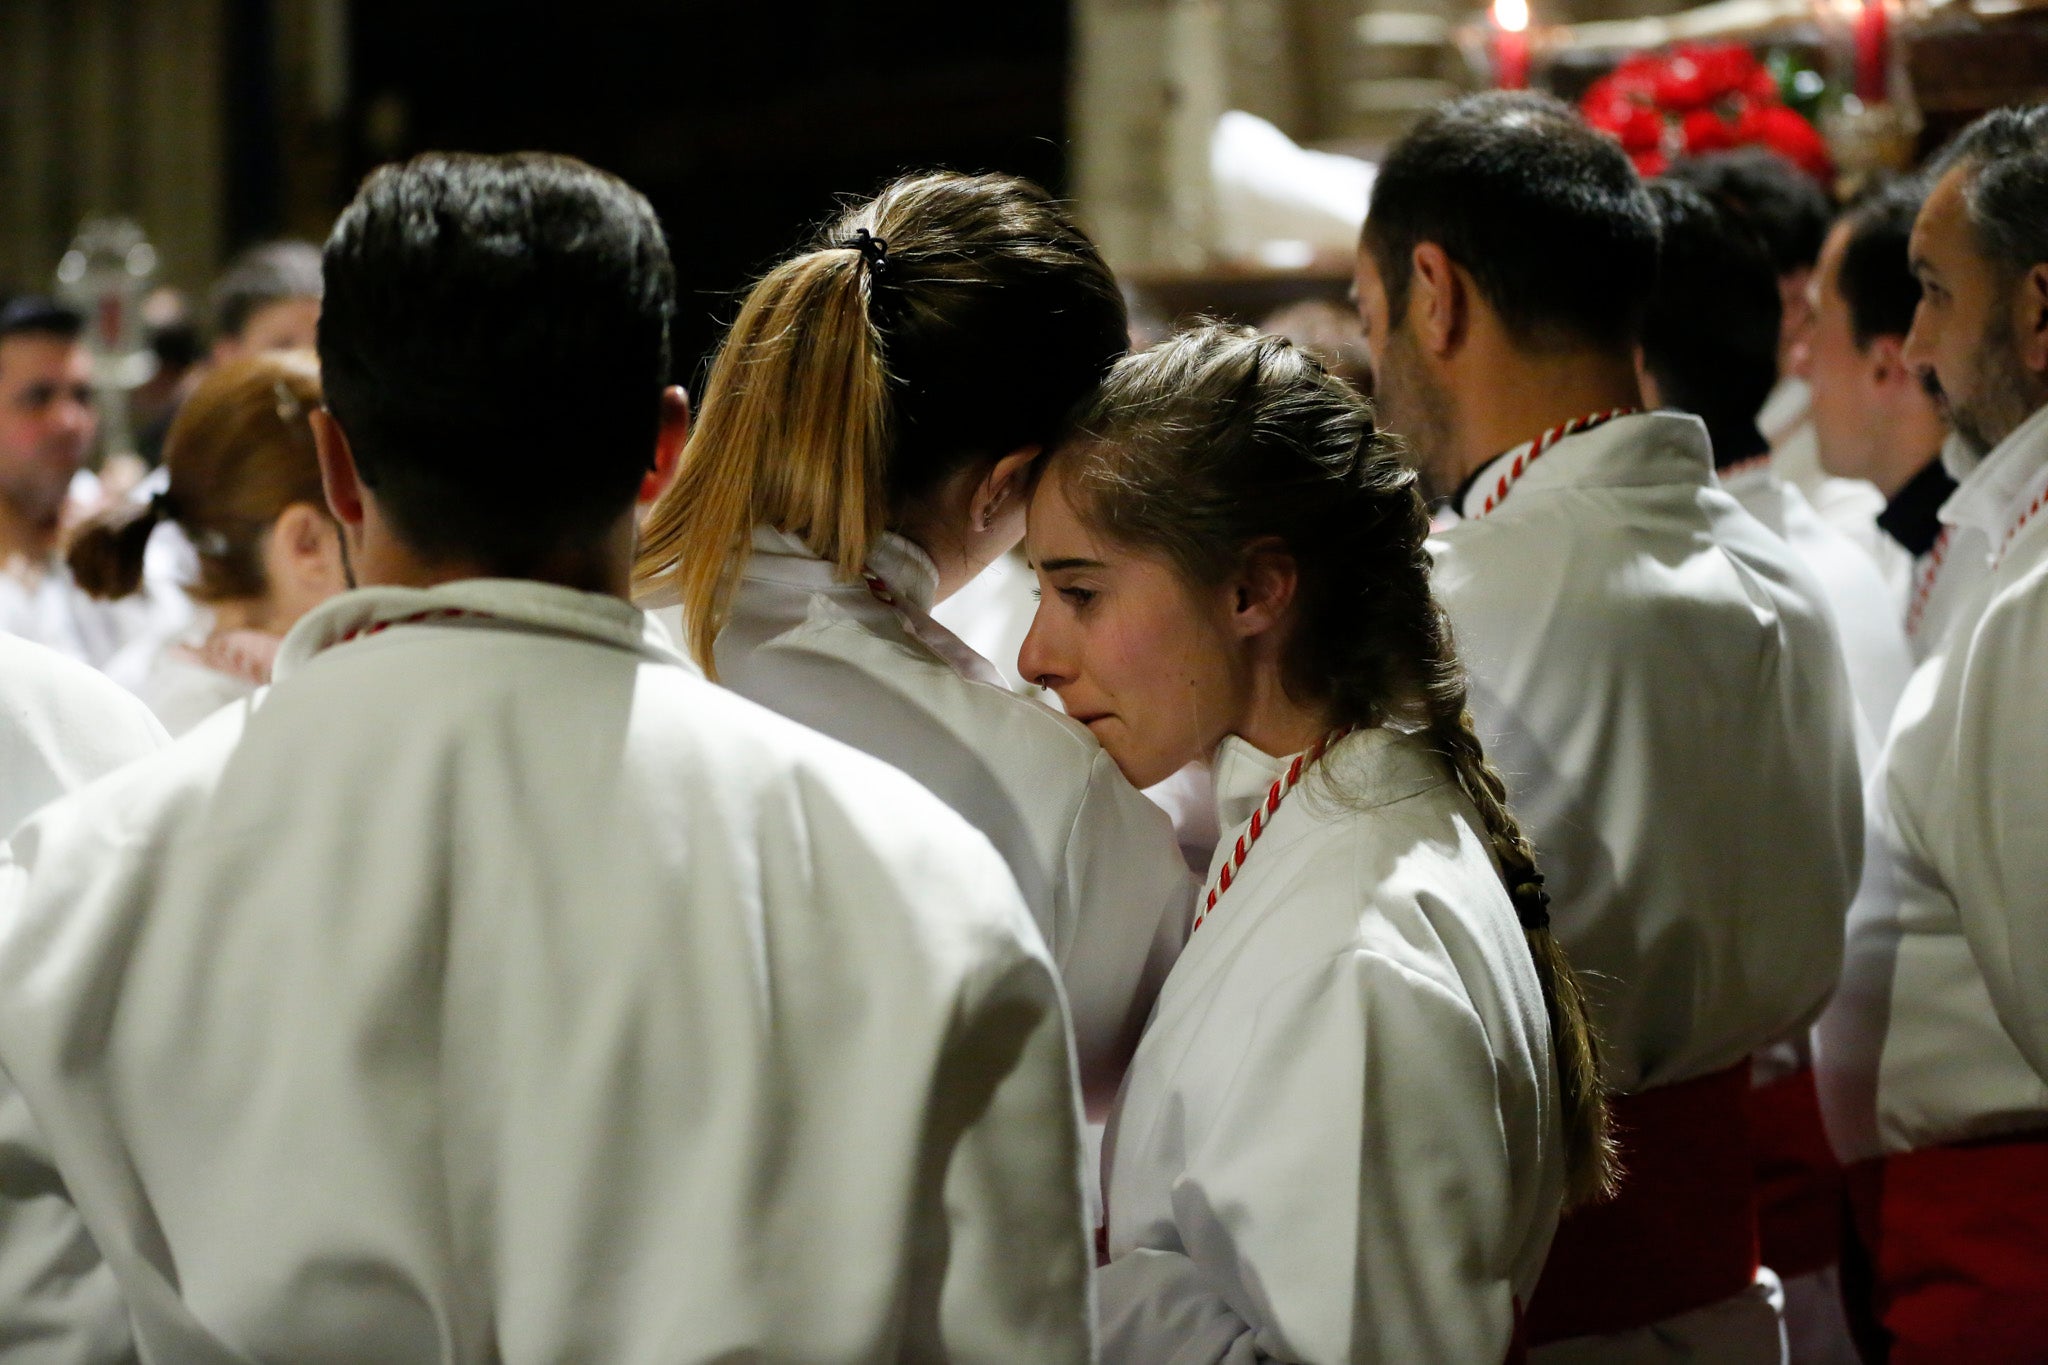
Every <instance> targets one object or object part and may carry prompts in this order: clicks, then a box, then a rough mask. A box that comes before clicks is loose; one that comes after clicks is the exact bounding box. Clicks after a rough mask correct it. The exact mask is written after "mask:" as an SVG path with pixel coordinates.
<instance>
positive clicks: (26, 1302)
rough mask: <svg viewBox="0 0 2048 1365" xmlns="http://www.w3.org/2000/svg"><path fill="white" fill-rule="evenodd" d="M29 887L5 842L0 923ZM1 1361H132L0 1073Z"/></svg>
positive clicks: (42, 1152) (24, 1113)
mask: <svg viewBox="0 0 2048 1365" xmlns="http://www.w3.org/2000/svg"><path fill="white" fill-rule="evenodd" d="M26 882H27V878H26V877H25V876H24V875H23V873H22V869H21V868H20V866H19V865H18V864H16V863H15V862H14V861H13V859H12V857H11V856H10V855H9V853H8V850H7V845H6V844H5V843H4V842H0V914H4V915H7V916H9V917H12V916H14V915H15V914H18V913H19V907H20V899H21V896H22V894H23V891H24V890H25V884H26ZM0 1357H4V1358H5V1359H6V1360H8V1361H9V1362H16V1361H19V1362H21V1365H87V1363H88V1362H104V1361H127V1360H132V1359H134V1346H133V1343H132V1341H131V1339H130V1334H129V1327H128V1311H127V1308H126V1307H125V1306H124V1305H123V1303H122V1300H121V1295H120V1291H119V1289H118V1288H117V1286H116V1285H115V1282H114V1275H113V1272H112V1271H111V1270H110V1269H108V1267H107V1264H106V1262H105V1261H104V1260H102V1259H101V1257H100V1252H99V1248H98V1247H97V1246H96V1245H94V1243H93V1240H92V1237H91V1236H90V1235H89V1234H88V1233H87V1232H86V1230H85V1223H84V1221H83V1220H82V1219H81V1218H80V1217H79V1215H78V1210H77V1208H76V1207H75V1206H74V1205H73V1204H72V1202H71V1196H70V1192H69V1191H68V1190H66V1189H65V1187H64V1180H63V1177H62V1176H60V1175H59V1174H58V1173H57V1168H56V1164H55V1163H54V1162H53V1161H52V1159H51V1157H50V1152H49V1149H48V1144H47V1143H46V1142H45V1141H44V1140H43V1136H42V1133H41V1131H40V1130H39V1129H38V1128H37V1126H36V1122H35V1119H34V1117H33V1116H32V1115H31V1114H30V1113H29V1108H28V1102H27V1101H26V1100H25V1099H23V1098H22V1095H21V1092H20V1091H19V1090H18V1089H16V1087H15V1085H14V1081H13V1078H12V1077H10V1076H8V1075H7V1074H6V1072H5V1071H4V1070H0Z"/></svg>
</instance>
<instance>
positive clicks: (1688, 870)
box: [1433, 413, 1861, 1361]
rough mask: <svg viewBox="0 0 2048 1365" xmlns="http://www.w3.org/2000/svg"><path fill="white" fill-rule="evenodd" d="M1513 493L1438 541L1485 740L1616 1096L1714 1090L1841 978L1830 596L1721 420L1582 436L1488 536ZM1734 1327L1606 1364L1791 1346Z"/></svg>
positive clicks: (1678, 1329)
mask: <svg viewBox="0 0 2048 1365" xmlns="http://www.w3.org/2000/svg"><path fill="white" fill-rule="evenodd" d="M1506 458H1507V457H1505V456H1504V457H1503V459H1504V460H1505V459H1506ZM1498 473H1499V471H1496V470H1493V469H1489V470H1487V471H1486V472H1484V473H1482V474H1481V476H1480V478H1479V479H1478V480H1477V481H1476V483H1475V487H1474V489H1473V491H1472V494H1471V500H1470V501H1469V502H1468V504H1467V507H1466V509H1465V510H1466V515H1467V518H1468V519H1467V520H1465V521H1462V522H1460V523H1458V524H1457V525H1455V526H1452V527H1451V528H1449V529H1448V530H1446V531H1445V532H1444V533H1443V534H1442V536H1441V537H1440V538H1438V539H1437V540H1436V541H1434V542H1433V545H1434V549H1435V553H1436V580H1435V581H1436V590H1437V594H1438V596H1439V598H1441V600H1442V601H1443V603H1444V606H1445V607H1446V609H1447V610H1448V611H1449V612H1450V615H1451V620H1452V623H1453V626H1454V628H1455V631H1456V635H1457V641H1458V646H1459V649H1460V651H1461V652H1462V654H1463V656H1464V660H1465V663H1466V666H1467V667H1468V668H1469V669H1470V671H1471V675H1472V708H1473V712H1474V715H1475V716H1476V717H1477V720H1478V725H1479V730H1480V734H1481V737H1482V738H1483V739H1484V741H1485V743H1486V747H1487V752H1488V754H1489V755H1490V756H1491V757H1492V758H1493V759H1494V761H1495V762H1496V763H1497V764H1498V765H1499V766H1500V768H1501V770H1502V772H1503V774H1504V775H1505V776H1506V778H1507V781H1508V785H1509V789H1510V791H1511V793H1512V796H1513V799H1514V804H1515V808H1516V810H1517V812H1518V813H1519V814H1520V816H1521V819H1522V822H1523V825H1524V827H1525V828H1527V829H1528V830H1529V831H1530V832H1531V834H1532V837H1533V838H1534V841H1535V845H1536V850H1537V856H1538V859H1539V861H1540V863H1541V865H1542V867H1543V869H1544V872H1545V875H1546V877H1547V878H1548V879H1549V889H1550V890H1551V892H1552V893H1553V895H1554V897H1555V903H1554V905H1553V907H1552V913H1553V915H1554V916H1555V924H1556V927H1557V931H1558V933H1559V936H1560V937H1561V938H1562V940H1563V942H1564V944H1565V946H1566V947H1567V949H1568V950H1569V951H1570V953H1571V957H1572V961H1573V964H1574V965H1575V966H1576V967H1577V968H1578V969H1579V971H1580V972H1581V974H1582V975H1583V976H1584V977H1585V980H1586V988H1587V992H1588V995H1589V997H1590V998H1591V1000H1592V1003H1593V1010H1594V1014H1595V1018H1596V1019H1597V1020H1598V1022H1599V1024H1600V1026H1601V1030H1602V1034H1603V1036H1604V1038H1605V1041H1606V1048H1607V1062H1608V1077H1609V1079H1610V1081H1611V1082H1612V1084H1613V1085H1614V1086H1615V1087H1616V1088H1617V1089H1618V1090H1621V1091H1624V1092H1632V1091H1639V1090H1646V1089H1650V1088H1653V1087H1657V1086H1663V1085H1670V1084H1673V1083H1675V1082H1679V1081H1686V1080H1692V1079H1694V1078H1697V1077H1702V1076H1707V1075H1710V1074H1712V1073H1714V1072H1717V1071H1721V1070H1723V1069H1725V1068H1727V1067H1730V1066H1733V1065H1736V1064H1738V1063H1741V1062H1743V1061H1744V1060H1745V1059H1746V1058H1747V1057H1748V1056H1749V1055H1750V1054H1751V1053H1752V1052H1755V1051H1756V1050H1757V1049H1759V1048H1761V1047H1763V1046H1765V1045H1766V1044H1768V1043H1770V1042H1772V1041H1773V1040H1774V1039H1777V1038H1780V1037H1783V1036H1785V1035H1786V1034H1787V1033H1789V1032H1791V1031H1792V1030H1794V1029H1795V1028H1797V1027H1799V1026H1800V1025H1802V1024H1803V1023H1805V1022H1806V1021H1808V1020H1810V1019H1811V1018H1812V1017H1813V1016H1814V1014H1816V1013H1817V1012H1818V1011H1819V1009H1820V1007H1821V1005H1822V1003H1823V1002H1824V1001H1825V999H1826V998H1827V994H1828V992H1829V990H1830V989H1831V988H1832V986H1833V984H1834V980H1835V974H1836V971H1837V969H1838V967H1839V965H1840V962H1841V942H1842V939H1841V926H1842V913H1843V910H1844V908H1845V907H1846V906H1847V904H1848V903H1849V900H1850V898H1851V897H1852V896H1853V894H1854V893H1855V889H1856V881H1857V875H1858V871H1859V868H1860V862H1861V859H1860V856H1859V854H1860V848H1861V823H1860V820H1859V803H1858V798H1857V767H1856V753H1855V735H1854V729H1855V719H1854V714H1853V703H1852V702H1851V700H1850V698H1849V695H1848V684H1847V680H1846V676H1845V674H1844V670H1843V665H1842V660H1841V651H1840V647H1839V645H1838V644H1837V643H1836V639H1835V634H1834V629H1833V627H1832V625H1831V624H1830V622H1829V620H1828V615H1827V609H1826V606H1825V605H1824V602H1823V599H1822V594H1821V591H1820V589H1819V587H1818V586H1817V585H1816V584H1815V583H1814V581H1813V578H1812V576H1811V575H1810V574H1809V573H1808V571H1807V570H1806V569H1805V567H1804V566H1803V565H1801V564H1800V563H1799V562H1798V560H1797V558H1796V556H1795V555H1794V554H1793V552H1792V551H1791V549H1790V548H1789V547H1788V546H1787V545H1786V544H1785V543H1784V541H1782V540H1780V539H1779V538H1778V537H1776V536H1774V535H1772V534H1771V533H1770V532H1769V531H1768V530H1766V529H1765V528H1764V527H1763V526H1762V525H1761V524H1760V523H1759V522H1758V521H1757V520H1756V519H1755V518H1754V517H1752V516H1750V515H1749V514H1748V513H1747V512H1744V511H1743V510H1742V509H1741V508H1740V507H1739V506H1738V505H1737V504H1736V502H1735V500H1734V499H1733V498H1731V497H1730V496H1729V495H1728V494H1727V493H1726V492H1724V491H1723V490H1721V489H1720V488H1718V487H1716V486H1715V481H1714V475H1713V468H1712V460H1711V457H1710V454H1709V447H1708V442H1707V434H1706V428H1705V427H1704V426H1703V425H1702V424H1701V423H1700V422H1699V420H1698V419H1697V418H1694V417H1689V416H1683V415H1679V414H1675V413H1648V414H1642V415H1638V416H1633V417H1622V418H1617V419H1615V420H1613V421H1610V422H1607V423H1605V424H1603V425H1601V426H1598V427H1595V428H1593V429H1592V430H1590V431H1586V432H1583V433H1581V434H1579V435H1575V436H1569V437H1566V438H1565V439H1563V440H1561V441H1559V442H1558V443H1557V444H1556V445H1555V446H1554V447H1552V448H1551V449H1550V450H1549V451H1548V452H1546V453H1545V454H1544V455H1543V456H1541V457H1540V458H1539V459H1537V460H1535V461H1534V462H1532V463H1530V464H1529V465H1528V468H1527V473H1525V474H1524V475H1523V477H1522V478H1521V479H1520V481H1519V482H1517V483H1515V484H1514V485H1513V487H1512V489H1511V491H1510V492H1509V494H1508V496H1507V498H1506V499H1505V501H1503V502H1501V503H1500V505H1499V506H1498V507H1497V508H1496V509H1495V510H1494V511H1493V512H1492V513H1490V514H1488V515H1484V516H1475V515H1474V514H1475V513H1477V512H1478V511H1479V509H1480V506H1481V504H1482V503H1483V501H1484V496H1485V494H1486V493H1488V492H1490V491H1492V490H1493V489H1494V488H1495V487H1496V486H1497V483H1498ZM1725 1306H1726V1308H1727V1310H1728V1311H1727V1313H1726V1314H1723V1315H1719V1317H1725V1318H1726V1319H1727V1321H1726V1322H1725V1323H1723V1322H1720V1321H1719V1320H1718V1318H1717V1313H1716V1310H1714V1309H1711V1308H1709V1309H1702V1310H1699V1311H1698V1312H1696V1313H1693V1314H1688V1315H1687V1317H1686V1320H1685V1321H1683V1322H1681V1323H1677V1324H1675V1325H1674V1324H1666V1325H1665V1326H1664V1327H1663V1328H1659V1329H1645V1330H1643V1331H1640V1332H1635V1333H1625V1334H1620V1335H1619V1336H1616V1337H1609V1338H1602V1339H1601V1341H1602V1343H1603V1349H1602V1351H1601V1353H1600V1356H1599V1358H1601V1359H1612V1360H1641V1361H1658V1360H1668V1359H1679V1358H1685V1357H1684V1355H1683V1353H1684V1352H1685V1351H1686V1350H1689V1349H1697V1350H1698V1351H1699V1352H1700V1354H1699V1355H1698V1356H1697V1358H1699V1359H1716V1360H1723V1359H1725V1360H1733V1361H1743V1360H1747V1359H1753V1358H1755V1357H1753V1356H1746V1355H1743V1354H1739V1353H1738V1354H1733V1355H1730V1354H1719V1355H1717V1354H1715V1352H1717V1351H1723V1352H1726V1351H1729V1350H1734V1351H1738V1352H1739V1351H1741V1350H1743V1349H1746V1348H1742V1347H1729V1346H1726V1345H1725V1344H1717V1343H1724V1342H1726V1341H1733V1340H1738V1339H1739V1340H1742V1341H1749V1340H1758V1339H1764V1338H1772V1339H1774V1338H1773V1337H1772V1334H1773V1332H1774V1328H1773V1327H1772V1326H1771V1322H1772V1320H1771V1318H1770V1316H1769V1314H1768V1310H1767V1309H1766V1306H1765V1305H1764V1304H1763V1303H1761V1302H1760V1301H1758V1300H1757V1299H1756V1298H1755V1297H1753V1296H1752V1297H1749V1298H1743V1299H1737V1300H1730V1301H1728V1303H1727V1305H1725ZM1722 1326H1726V1327H1727V1329H1728V1332H1729V1334H1730V1335H1729V1336H1727V1337H1725V1338H1724V1337H1722V1336H1721V1335H1720V1331H1721V1327H1722ZM1555 1350H1557V1348H1552V1351H1555ZM1544 1354H1546V1355H1549V1354H1551V1352H1545V1353H1544ZM1763 1358H1765V1359H1774V1358H1775V1354H1774V1353H1772V1354H1767V1355H1765V1356H1764V1357H1763Z"/></svg>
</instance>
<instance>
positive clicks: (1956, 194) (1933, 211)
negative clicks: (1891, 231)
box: [1907, 166, 1970, 269]
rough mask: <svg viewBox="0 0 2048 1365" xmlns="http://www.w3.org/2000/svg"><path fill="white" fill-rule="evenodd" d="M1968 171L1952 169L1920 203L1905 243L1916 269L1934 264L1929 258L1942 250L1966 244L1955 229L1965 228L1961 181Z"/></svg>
mask: <svg viewBox="0 0 2048 1365" xmlns="http://www.w3.org/2000/svg"><path fill="white" fill-rule="evenodd" d="M1969 170H1970V168H1969V167H1968V166H1956V167H1954V168H1952V169H1951V170H1950V171H1949V173H1948V174H1947V175H1944V176H1943V177H1942V178H1941V179H1940V180H1938V181H1936V182H1935V185H1934V188H1933V189H1932V190H1931V191H1929V192H1928V195H1927V199H1926V202H1924V203H1923V204H1921V206H1920V212H1919V214H1918V215H1917V216H1916V217H1915V218H1914V219H1913V235H1912V237H1911V238H1909V239H1908V244H1907V250H1908V251H1910V252H1911V253H1912V257H1913V264H1914V267H1915V268H1916V269H1917V268H1919V267H1920V266H1922V265H1927V264H1934V263H1935V262H1934V261H1933V259H1932V255H1934V254H1938V253H1940V252H1941V251H1942V249H1943V248H1951V249H1952V248H1954V247H1956V246H1959V245H1963V246H1966V245H1967V238H1966V237H1962V238H1960V239H1959V236H1958V230H1959V229H1961V228H1963V227H1965V226H1966V225H1967V208H1966V206H1965V204H1964V202H1963V182H1964V180H1965V179H1966V177H1967V176H1968V174H1969Z"/></svg>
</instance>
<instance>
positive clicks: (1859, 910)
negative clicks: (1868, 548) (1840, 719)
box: [1815, 408, 2048, 1160]
mask: <svg viewBox="0 0 2048 1365" xmlns="http://www.w3.org/2000/svg"><path fill="white" fill-rule="evenodd" d="M2044 493H2048V408H2043V409H2042V410H2041V411H2039V412H2037V413H2035V414H2034V415H2033V417H2032V418H2030V419H2029V420H2028V421H2027V422H2026V423H2025V424H2024V425H2022V426H2021V427H2020V428H2019V429H2018V430H2017V431H2015V432H2014V433H2013V434H2012V435H2011V436H2010V437H2008V438H2007V439H2006V440H2005V441H2004V442H2002V443H2001V444H2000V445H1999V447H1998V448H1997V449H1996V450H1994V451H1993V452H1992V453H1991V455H1990V456H1989V457H1988V458H1986V459H1985V460H1984V462H1983V463H1982V464H1980V465H1978V466H1977V467H1976V468H1975V469H1974V470H1973V471H1972V472H1971V473H1970V474H1969V476H1968V477H1967V478H1966V479H1964V480H1963V483H1962V486H1961V487H1959V488H1958V489H1957V490H1956V491H1955V493H1954V494H1953V495H1951V497H1950V498H1949V501H1948V503H1947V504H1946V505H1945V506H1944V507H1943V508H1942V519H1943V520H1944V521H1946V522H1949V523H1950V524H1952V525H1954V526H1956V527H1957V528H1959V530H1971V531H1974V532H1976V533H1978V534H1980V535H1982V537H1983V541H1982V543H1985V544H1989V545H1991V546H1993V547H1994V548H1995V547H1998V546H2000V545H2004V544H2005V537H2006V535H2007V532H2008V530H2009V529H2010V528H2011V527H2012V526H2013V525H2014V523H2015V522H2016V521H2017V520H2018V518H2019V516H2020V514H2021V513H2022V512H2023V511H2024V510H2025V509H2026V508H2028V507H2030V506H2032V505H2033V504H2034V502H2035V500H2036V499H2040V498H2042V497H2043V495H2044ZM2044 679H2048V506H2044V510H2043V512H2042V513H2037V514H2036V515H2035V516H2034V517H2033V518H2032V519H2031V520H2029V521H2028V522H2027V523H2026V525H2025V527H2024V529H2022V530H2021V531H2020V532H2019V533H2018V534H2017V535H2016V536H2014V537H2013V538H2012V540H2011V542H2010V544H2009V545H2006V548H2005V552H2004V554H2003V555H2002V556H2001V557H2000V558H1999V559H1998V561H1997V564H1996V567H1995V568H1994V569H1992V570H1991V572H1990V573H1989V575H1988V577H1987V578H1986V579H1985V581H1984V582H1982V583H1981V584H1980V585H1979V587H1978V590H1977V592H1976V594H1975V596H1974V599H1973V601H1972V602H1971V603H1970V604H1968V605H1966V606H1965V607H1964V608H1963V610H1962V612H1961V614H1960V615H1959V617H1958V619H1957V620H1956V622H1955V623H1954V626H1953V628H1952V629H1951V632H1950V634H1949V637H1948V644H1947V647H1946V649H1945V650H1944V651H1942V652H1940V653H1938V654H1936V655H1935V656H1934V657H1933V658H1931V659H1930V660H1929V661H1928V662H1927V663H1926V664H1924V665H1922V667H1921V669H1920V671H1919V672H1918V673H1916V674H1915V675H1914V678H1913V682H1912V685H1911V686H1910V687H1909V688H1908V689H1907V693H1906V697H1905V699H1904V700H1903V701H1902V702H1901V703H1900V706H1899V713H1898V716H1897V719H1896V720H1895V722H1894V724H1893V727H1892V733H1891V738H1890V742H1889V744H1888V746H1887V749H1886V752H1885V755H1884V758H1883V760H1882V763H1881V766H1880V768H1879V770H1878V772H1877V775H1876V777H1875V779H1874V780H1873V782H1872V784H1871V787H1870V793H1869V796H1870V806H1871V815H1870V821H1871V839H1870V842H1871V858H1872V860H1873V866H1872V875H1871V876H1870V877H1869V878H1868V879H1867V885H1866V887H1865V890H1864V893H1863V895H1862V896H1860V897H1859V898H1858V900H1857V903H1856V906H1855V908H1854V909H1853V911H1852V912H1851V914H1850V919H1849V934H1848V937H1849V948H1848V960H1847V965H1846V967H1845V970H1844V973H1843V980H1842V988H1841V990H1840V992H1839V993H1838V995H1837V997H1836V999H1835V1001H1834V1003H1833V1004H1832V1005H1831V1006H1830V1007H1829V1009H1828V1011H1827V1014H1826V1015H1825V1016H1824V1017H1823V1018H1822V1020H1821V1023H1820V1026H1819V1027H1818V1028H1817V1029H1816V1030H1815V1033H1816V1039H1815V1053H1816V1064H1815V1065H1816V1078H1817V1080H1818V1081H1819V1083H1820V1093H1821V1102H1822V1113H1823V1115H1824V1116H1825V1118H1826V1120H1827V1125H1828V1135H1829V1137H1830V1139H1831V1140H1832V1141H1833V1142H1834V1144H1835V1146H1836V1148H1837V1150H1838V1152H1839V1154H1840V1155H1841V1156H1842V1157H1843V1158H1844V1159H1846V1160H1856V1159H1860V1158H1864V1157H1871V1156H1877V1155H1880V1154H1886V1153H1895V1152H1905V1151H1912V1150H1916V1149H1919V1148H1923V1147H1930V1146H1935V1145H1938V1144H1942V1143H1948V1142H1957V1141H1963V1140H1967V1139H1972V1138H1980V1137H1994V1136H1998V1135H2001V1134H2010V1133H2014V1132H2027V1131H2039V1130H2041V1129H2043V1128H2048V844H2044V841H2043V838H2042V831H2043V830H2044V829H2048V778H2044V776H2043V774H2044V773H2048V692H2044V690H2043V680H2044Z"/></svg>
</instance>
